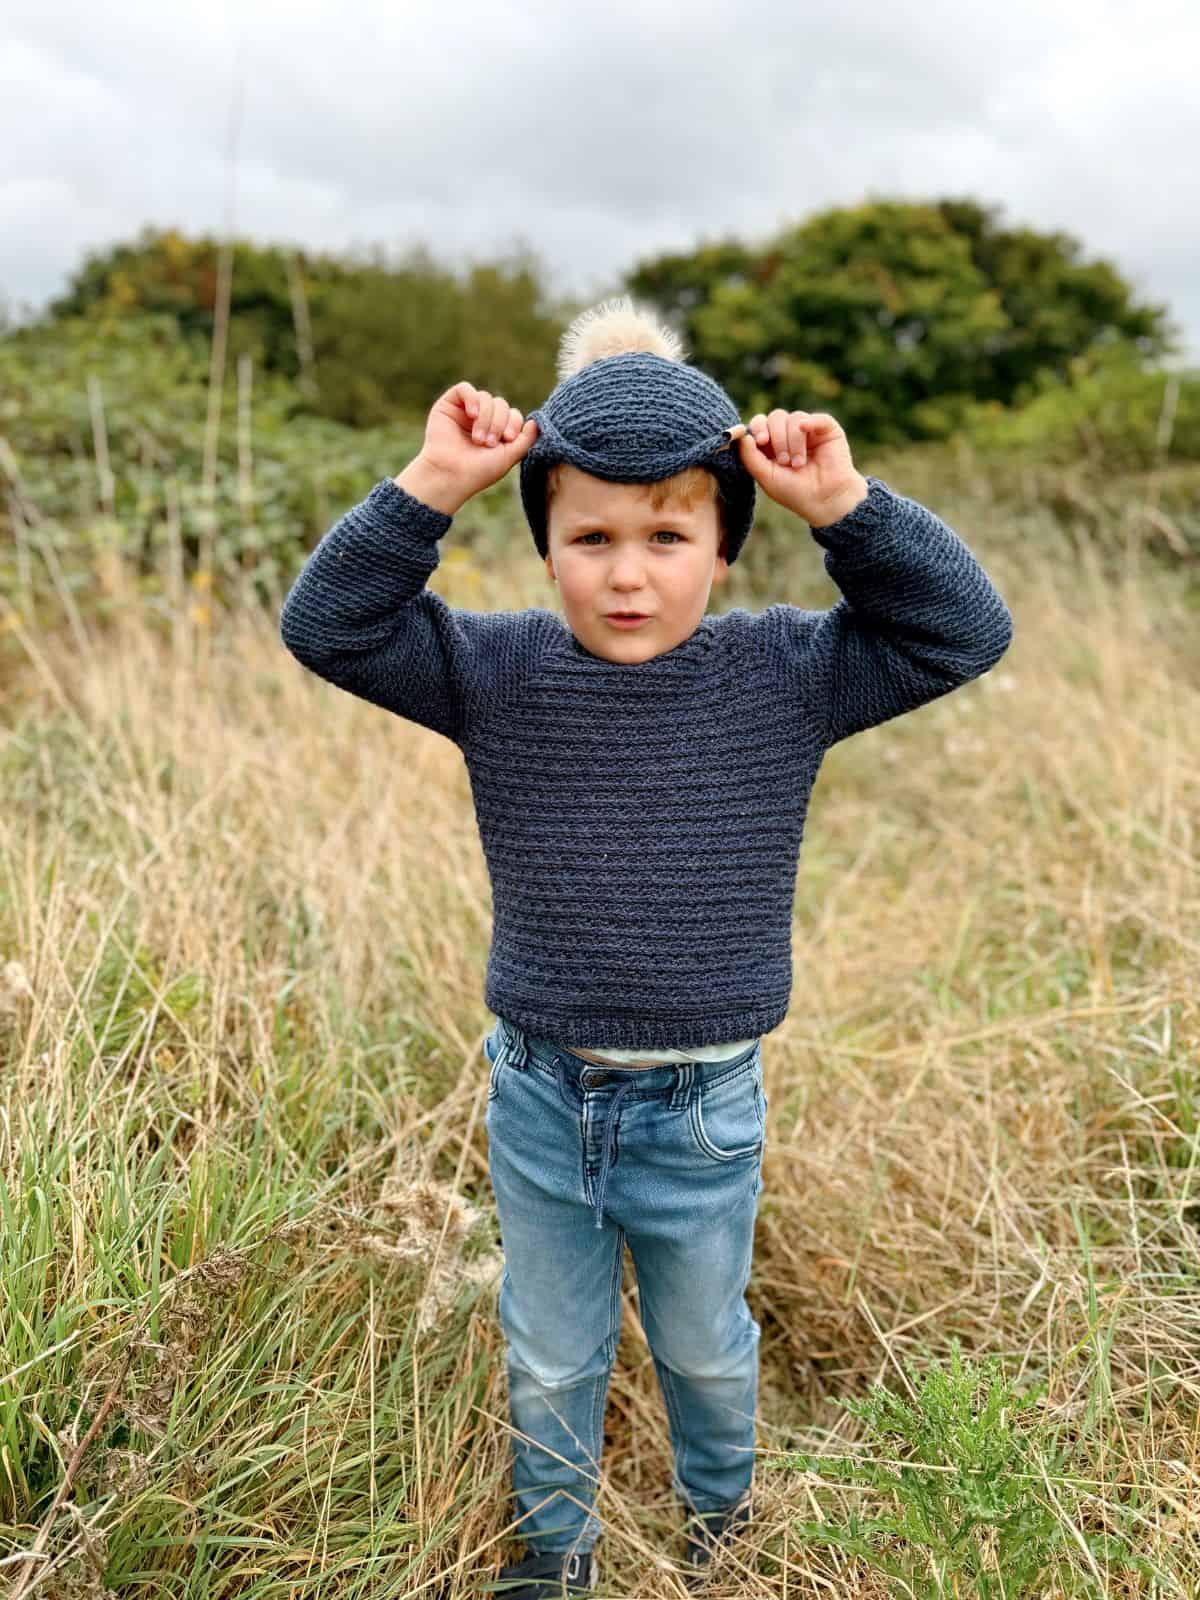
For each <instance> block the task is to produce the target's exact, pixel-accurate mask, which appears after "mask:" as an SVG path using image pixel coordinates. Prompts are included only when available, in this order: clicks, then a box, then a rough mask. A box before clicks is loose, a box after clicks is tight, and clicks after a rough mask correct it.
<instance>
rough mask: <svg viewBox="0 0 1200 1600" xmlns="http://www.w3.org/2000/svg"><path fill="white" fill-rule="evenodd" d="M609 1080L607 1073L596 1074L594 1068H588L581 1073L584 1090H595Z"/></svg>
mask: <svg viewBox="0 0 1200 1600" xmlns="http://www.w3.org/2000/svg"><path fill="white" fill-rule="evenodd" d="M609 1078H610V1075H609V1073H607V1072H597V1071H596V1070H595V1068H594V1067H588V1068H586V1069H585V1070H584V1073H583V1079H582V1082H583V1087H584V1088H585V1089H597V1088H599V1086H600V1085H601V1084H602V1083H608V1082H609Z"/></svg>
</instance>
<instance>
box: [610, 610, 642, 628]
mask: <svg viewBox="0 0 1200 1600" xmlns="http://www.w3.org/2000/svg"><path fill="white" fill-rule="evenodd" d="M605 621H606V622H611V623H612V625H613V627H614V628H636V627H637V626H638V624H639V623H642V622H649V621H650V618H649V617H648V616H647V615H646V613H645V612H644V611H610V612H609V613H608V616H607V617H606V618H605Z"/></svg>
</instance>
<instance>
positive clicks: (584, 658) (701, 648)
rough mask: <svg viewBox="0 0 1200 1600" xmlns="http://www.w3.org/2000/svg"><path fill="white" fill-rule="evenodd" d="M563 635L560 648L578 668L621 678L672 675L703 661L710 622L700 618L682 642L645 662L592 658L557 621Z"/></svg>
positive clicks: (710, 632) (708, 645)
mask: <svg viewBox="0 0 1200 1600" xmlns="http://www.w3.org/2000/svg"><path fill="white" fill-rule="evenodd" d="M559 621H560V624H561V626H562V630H563V635H564V640H563V643H564V648H565V650H566V654H567V657H568V659H569V660H570V661H571V662H572V663H574V664H577V665H579V666H581V667H594V668H596V669H597V670H598V671H607V670H610V669H611V670H612V671H613V672H619V673H621V674H623V675H629V676H635V675H641V676H645V675H649V674H652V673H655V672H672V671H675V670H676V669H677V668H679V667H681V666H686V667H695V666H698V665H699V664H700V662H701V661H703V659H704V657H705V656H706V655H707V654H708V652H709V650H710V649H711V647H712V643H713V619H712V617H711V616H703V617H701V618H700V621H699V622H698V623H697V624H696V627H695V628H694V630H693V631H692V632H691V633H690V634H688V636H687V638H686V639H681V640H680V641H679V643H678V644H677V645H675V646H674V647H673V648H672V649H670V650H663V651H661V652H660V653H659V654H658V655H656V656H651V657H650V659H649V660H648V661H610V660H609V658H608V657H607V656H597V655H593V654H592V652H591V651H590V650H589V649H588V648H587V646H586V645H583V644H581V643H580V642H579V639H578V637H577V636H576V634H575V633H573V632H572V630H571V629H570V628H569V627H568V625H567V624H566V623H565V622H563V621H562V619H561V618H560V619H559Z"/></svg>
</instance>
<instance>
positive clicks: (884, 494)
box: [809, 474, 895, 548]
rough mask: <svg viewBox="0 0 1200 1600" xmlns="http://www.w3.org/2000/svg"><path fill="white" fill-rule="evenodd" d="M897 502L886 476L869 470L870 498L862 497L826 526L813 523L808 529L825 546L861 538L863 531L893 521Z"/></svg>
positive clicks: (880, 526) (868, 492)
mask: <svg viewBox="0 0 1200 1600" xmlns="http://www.w3.org/2000/svg"><path fill="white" fill-rule="evenodd" d="M894 503H895V495H894V494H893V492H892V490H891V489H889V488H888V486H887V484H886V483H884V481H883V479H882V478H875V477H872V476H871V475H870V474H867V498H866V499H865V500H860V501H859V502H858V504H857V505H856V506H855V508H854V510H853V511H847V513H846V515H845V516H844V517H839V518H838V520H837V521H836V522H830V523H828V524H827V525H826V526H825V527H824V528H813V527H811V526H810V528H809V532H810V533H811V534H812V536H813V538H814V539H815V540H816V541H817V543H818V544H822V545H825V546H826V548H829V547H831V546H833V545H835V544H837V543H838V542H839V541H841V542H845V541H846V540H848V539H861V538H862V536H863V534H864V533H869V532H871V531H872V530H874V529H876V528H882V527H886V525H887V524H888V522H890V521H891V518H892V513H893V510H894Z"/></svg>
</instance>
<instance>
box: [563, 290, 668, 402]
mask: <svg viewBox="0 0 1200 1600" xmlns="http://www.w3.org/2000/svg"><path fill="white" fill-rule="evenodd" d="M625 350H648V351H650V353H651V354H652V355H656V356H663V357H665V358H666V360H668V361H684V360H686V358H687V351H686V350H685V348H684V344H683V340H682V339H681V338H680V337H679V335H678V334H676V333H673V332H672V331H671V329H670V328H668V327H665V326H664V325H663V324H662V323H661V322H659V321H658V319H657V318H656V317H655V316H654V314H653V312H650V311H643V310H641V309H639V308H638V307H637V306H635V305H634V303H633V301H632V300H631V299H630V298H629V296H628V295H618V296H617V297H616V298H615V299H612V300H602V301H601V302H600V304H599V305H596V306H589V308H588V309H587V310H586V311H581V312H580V314H579V315H578V316H577V317H576V318H575V320H574V322H572V323H571V325H570V327H569V328H568V329H567V331H566V332H565V333H564V334H563V336H562V338H561V340H560V341H559V346H558V377H559V381H560V382H561V381H562V380H563V379H564V378H569V377H570V376H571V374H572V373H574V372H579V371H580V370H581V369H582V368H583V367H586V366H588V365H590V363H591V362H593V361H600V360H601V359H602V358H603V357H604V356H619V355H620V354H621V353H622V352H623V351H625Z"/></svg>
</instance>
